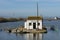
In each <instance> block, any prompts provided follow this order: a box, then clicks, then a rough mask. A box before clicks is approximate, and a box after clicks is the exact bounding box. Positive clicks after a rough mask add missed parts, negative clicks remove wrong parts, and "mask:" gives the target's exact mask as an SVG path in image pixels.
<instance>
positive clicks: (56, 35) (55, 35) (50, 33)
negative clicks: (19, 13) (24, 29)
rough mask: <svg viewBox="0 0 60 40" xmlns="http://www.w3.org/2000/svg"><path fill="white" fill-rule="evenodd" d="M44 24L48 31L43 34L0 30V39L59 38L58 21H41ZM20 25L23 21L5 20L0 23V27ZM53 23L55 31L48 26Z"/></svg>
mask: <svg viewBox="0 0 60 40" xmlns="http://www.w3.org/2000/svg"><path fill="white" fill-rule="evenodd" d="M43 24H44V26H46V27H47V29H48V33H43V34H32V33H30V34H16V33H7V32H4V31H0V40H60V31H59V30H60V21H59V20H58V21H43ZM20 25H24V22H23V21H21V22H7V23H0V28H7V27H9V28H16V27H18V26H20ZM52 25H54V26H55V28H56V31H52V30H50V29H49V28H50V27H51V26H52Z"/></svg>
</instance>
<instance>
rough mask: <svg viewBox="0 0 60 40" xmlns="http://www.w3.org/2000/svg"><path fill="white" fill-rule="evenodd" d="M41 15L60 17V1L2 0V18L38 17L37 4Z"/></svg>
mask: <svg viewBox="0 0 60 40" xmlns="http://www.w3.org/2000/svg"><path fill="white" fill-rule="evenodd" d="M37 1H38V3H39V15H42V16H45V17H48V16H49V17H51V16H52V17H54V16H58V17H60V0H0V17H27V16H34V15H35V16H36V2H37Z"/></svg>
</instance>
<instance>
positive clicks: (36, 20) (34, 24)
mask: <svg viewBox="0 0 60 40" xmlns="http://www.w3.org/2000/svg"><path fill="white" fill-rule="evenodd" d="M42 22H43V18H42V17H41V16H38V17H37V16H31V17H28V18H27V20H26V22H25V24H24V28H26V29H37V28H38V29H42Z"/></svg>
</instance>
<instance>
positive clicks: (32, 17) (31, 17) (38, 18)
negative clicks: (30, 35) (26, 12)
mask: <svg viewBox="0 0 60 40" xmlns="http://www.w3.org/2000/svg"><path fill="white" fill-rule="evenodd" d="M42 19H43V18H42V16H38V17H37V16H29V17H28V18H27V20H42Z"/></svg>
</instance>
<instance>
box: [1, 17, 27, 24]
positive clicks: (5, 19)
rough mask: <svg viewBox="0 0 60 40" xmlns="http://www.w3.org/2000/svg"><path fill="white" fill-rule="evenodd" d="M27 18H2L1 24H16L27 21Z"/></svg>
mask: <svg viewBox="0 0 60 40" xmlns="http://www.w3.org/2000/svg"><path fill="white" fill-rule="evenodd" d="M25 20H26V19H25V18H3V17H0V23H2V22H15V21H25Z"/></svg>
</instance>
